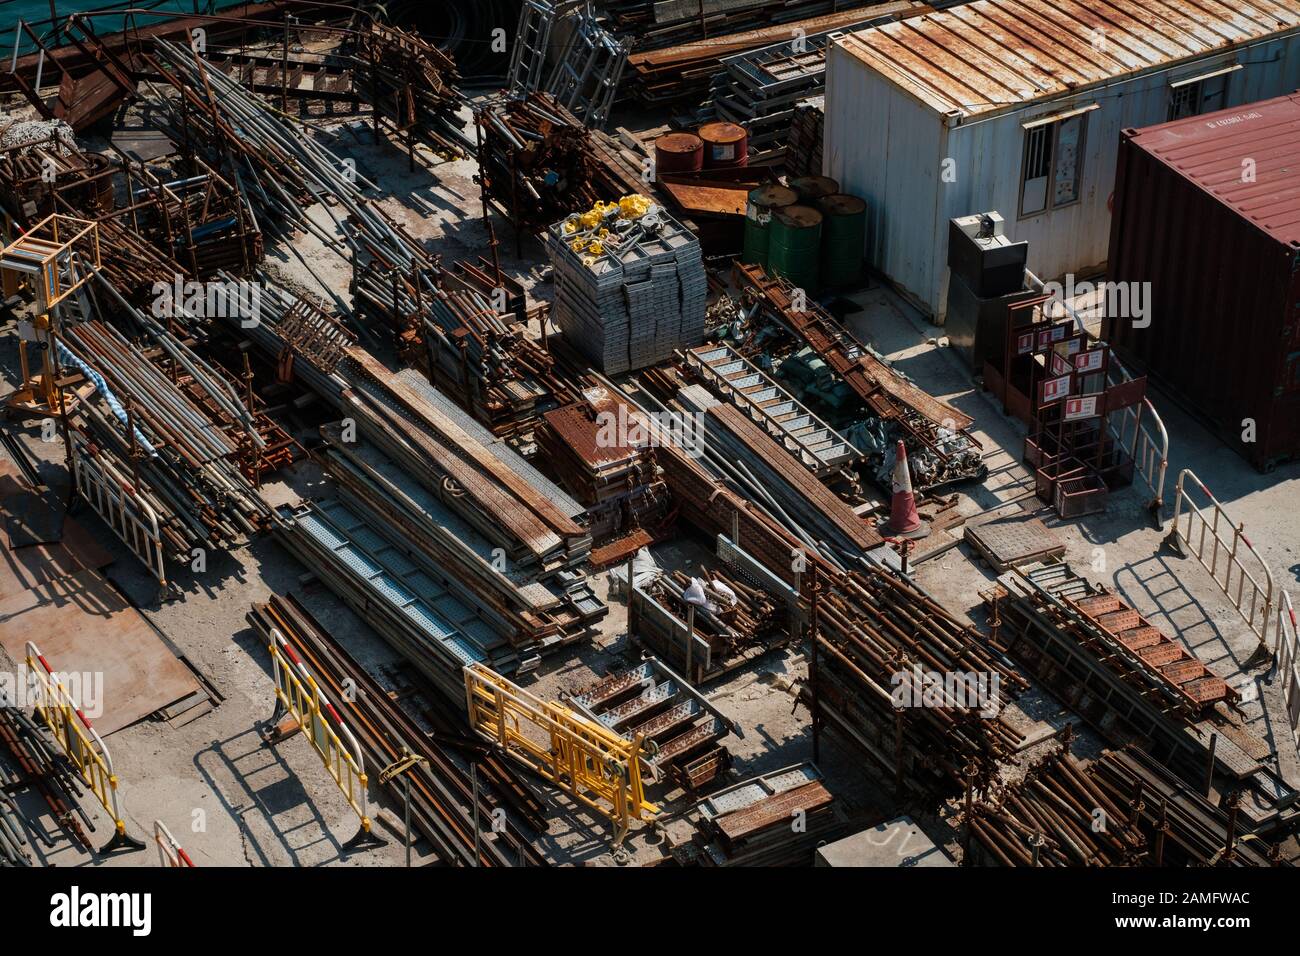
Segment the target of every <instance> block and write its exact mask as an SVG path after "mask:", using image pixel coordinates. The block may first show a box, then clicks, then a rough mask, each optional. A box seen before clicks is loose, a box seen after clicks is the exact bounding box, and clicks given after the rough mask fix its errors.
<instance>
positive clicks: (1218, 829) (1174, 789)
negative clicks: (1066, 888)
mask: <svg viewBox="0 0 1300 956" xmlns="http://www.w3.org/2000/svg"><path fill="white" fill-rule="evenodd" d="M1088 771H1089V774H1090V775H1091V778H1092V780H1093V781H1094V785H1095V786H1097V787H1099V788H1100V790H1101V791H1102V792H1103V793H1105V794H1107V795H1108V796H1109V798H1110V799H1111V800H1112V801H1113V802H1114V803H1115V804H1116V805H1117V806H1118V807H1119V808H1120V812H1121V813H1122V819H1124V820H1126V821H1128V822H1129V823H1130V825H1132V826H1135V827H1140V828H1141V829H1142V831H1143V832H1144V833H1146V834H1147V842H1148V845H1149V856H1148V858H1147V859H1146V860H1145V861H1144V862H1145V863H1147V864H1148V865H1154V866H1277V865H1279V863H1278V860H1279V859H1280V858H1279V857H1278V855H1277V852H1276V851H1277V847H1275V846H1271V845H1269V843H1267V842H1264V840H1265V839H1270V840H1272V839H1276V840H1281V839H1284V838H1285V836H1286V834H1287V832H1288V831H1289V830H1293V829H1294V825H1295V814H1294V813H1292V814H1289V817H1290V825H1289V827H1283V828H1282V829H1281V831H1280V832H1279V831H1277V830H1275V829H1272V828H1270V829H1269V830H1268V831H1267V832H1269V836H1268V837H1267V838H1261V837H1260V836H1256V835H1255V834H1256V833H1258V832H1259V831H1258V830H1256V828H1255V827H1254V825H1253V824H1252V823H1251V821H1250V820H1249V819H1248V818H1247V817H1246V815H1245V814H1244V813H1242V812H1241V811H1240V809H1239V807H1240V802H1239V800H1238V798H1237V795H1229V796H1228V797H1227V798H1226V799H1225V800H1224V801H1223V804H1222V805H1220V806H1215V805H1214V804H1213V803H1211V802H1210V801H1209V800H1208V799H1206V797H1205V795H1204V794H1203V793H1201V792H1198V791H1197V790H1195V789H1193V788H1192V787H1189V786H1188V785H1187V784H1186V783H1185V782H1184V781H1182V780H1180V779H1179V778H1178V777H1176V776H1175V775H1174V774H1172V773H1170V772H1169V770H1168V769H1167V768H1166V767H1163V766H1161V764H1160V763H1158V762H1157V761H1156V760H1154V759H1152V757H1151V756H1150V754H1148V753H1146V752H1145V751H1143V750H1141V749H1139V748H1137V747H1132V746H1129V747H1125V748H1124V749H1123V750H1108V751H1106V752H1105V753H1103V754H1102V756H1101V759H1100V760H1097V761H1096V762H1095V763H1093V764H1092V766H1090V767H1089V768H1088Z"/></svg>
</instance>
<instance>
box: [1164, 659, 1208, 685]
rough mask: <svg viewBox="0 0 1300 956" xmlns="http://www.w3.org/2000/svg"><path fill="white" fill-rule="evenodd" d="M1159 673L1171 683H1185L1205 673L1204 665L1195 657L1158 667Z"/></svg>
mask: <svg viewBox="0 0 1300 956" xmlns="http://www.w3.org/2000/svg"><path fill="white" fill-rule="evenodd" d="M1160 673H1161V674H1162V675H1164V678H1165V679H1166V680H1167V681H1169V682H1170V683H1171V684H1187V683H1190V682H1192V681H1194V680H1197V679H1198V678H1201V677H1204V676H1205V674H1206V670H1205V665H1204V664H1202V663H1201V662H1200V661H1198V660H1196V659H1195V658H1191V659H1189V660H1185V661H1174V663H1172V664H1166V665H1165V666H1164V667H1162V668H1160Z"/></svg>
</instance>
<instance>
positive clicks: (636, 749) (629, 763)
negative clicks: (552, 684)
mask: <svg viewBox="0 0 1300 956" xmlns="http://www.w3.org/2000/svg"><path fill="white" fill-rule="evenodd" d="M465 702H466V704H467V706H468V708H469V722H470V726H471V727H473V728H474V730H475V731H476V732H477V733H479V734H480V735H481V736H483V737H486V738H487V739H488V740H491V741H492V742H493V743H495V744H496V745H497V746H498V747H500V748H501V749H502V750H503V751H504V752H505V753H507V754H509V755H510V756H511V757H513V758H514V759H515V760H518V761H519V762H520V763H522V764H523V765H524V766H526V767H528V768H529V769H530V770H532V771H533V772H534V773H537V774H540V775H541V776H542V777H543V778H544V779H546V780H548V781H549V782H551V783H552V784H554V785H555V786H556V787H558V788H559V789H561V790H563V791H564V792H565V793H567V794H569V796H571V797H573V799H574V800H577V801H578V802H579V803H581V804H582V805H583V806H585V807H588V808H589V809H591V810H594V811H595V812H597V813H599V814H600V815H601V816H603V817H605V818H607V819H608V820H609V821H610V822H611V823H612V824H613V825H614V842H613V845H614V846H615V847H616V848H617V847H619V846H621V844H622V842H623V839H624V838H625V837H626V836H627V834H628V831H629V830H630V829H631V826H632V821H634V820H636V821H652V820H653V819H654V817H655V816H656V815H657V814H658V813H659V807H658V806H656V805H655V804H653V803H651V802H649V801H648V800H646V797H645V787H644V785H643V783H642V780H641V752H642V748H643V745H644V739H643V738H642V737H639V736H638V737H635V738H634V739H632V740H628V739H626V738H624V737H620V736H619V735H618V734H616V733H614V732H613V731H612V730H610V729H609V728H608V727H605V726H604V725H603V724H598V723H596V722H595V721H594V720H590V719H589V718H587V717H584V716H583V715H581V714H579V713H577V712H575V711H572V710H570V709H569V708H567V707H565V706H563V705H561V704H556V703H552V702H550V701H546V700H542V699H541V698H539V697H534V696H533V695H532V694H530V693H528V692H527V691H526V690H524V689H523V688H521V687H519V686H517V685H516V684H513V683H511V682H510V681H508V680H506V679H505V678H504V677H502V676H501V675H500V674H498V673H496V672H495V671H493V670H492V669H491V668H489V667H485V666H483V665H482V664H470V665H468V666H466V668H465Z"/></svg>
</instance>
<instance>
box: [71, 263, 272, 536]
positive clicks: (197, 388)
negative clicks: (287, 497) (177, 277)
mask: <svg viewBox="0 0 1300 956" xmlns="http://www.w3.org/2000/svg"><path fill="white" fill-rule="evenodd" d="M96 278H97V280H98V284H97V285H96V287H95V288H97V289H103V290H106V291H107V292H109V293H110V294H111V295H112V296H113V297H115V298H116V301H117V304H118V306H119V308H122V309H124V310H125V311H126V313H127V315H128V316H129V317H130V318H131V319H132V320H133V321H134V322H135V324H136V326H137V328H138V329H140V330H141V331H142V333H143V335H144V337H145V338H146V339H147V340H148V343H149V344H148V347H143V346H140V345H136V344H133V343H132V342H131V341H130V340H128V339H127V338H126V337H125V336H124V335H122V333H121V332H120V331H118V330H117V329H116V328H114V327H113V326H111V325H107V324H105V323H104V322H102V321H100V320H98V319H90V320H87V321H85V322H80V323H77V324H69V325H65V327H64V332H63V338H62V340H61V341H60V343H59V345H60V348H59V358H60V361H61V362H63V364H65V365H67V366H69V367H70V368H71V369H75V370H76V371H78V372H80V373H82V375H83V376H85V377H86V378H87V380H88V382H89V384H90V385H91V386H92V388H88V389H81V390H79V398H80V401H79V402H78V403H77V405H76V407H75V409H74V412H73V416H72V421H73V424H74V427H75V428H76V429H77V430H78V431H79V432H80V433H81V434H83V435H84V436H85V438H86V439H87V440H88V441H89V442H90V446H91V448H90V450H91V451H92V452H94V453H96V460H95V463H96V465H98V466H100V467H101V468H104V469H106V470H107V471H108V472H109V473H110V474H112V475H113V476H114V477H115V478H117V480H119V481H120V482H121V483H123V484H124V485H125V486H127V487H131V488H132V489H133V490H134V491H136V492H137V493H138V494H140V495H142V496H143V497H144V498H145V499H146V500H148V501H149V503H150V505H151V506H152V507H153V508H154V510H155V512H157V514H158V516H159V518H160V519H161V520H162V521H163V525H164V527H163V528H162V529H160V530H161V531H162V533H163V535H164V537H165V538H167V539H168V544H169V545H170V550H171V551H172V552H173V553H175V554H186V553H188V552H189V551H190V549H191V548H192V547H194V546H195V545H205V546H206V545H208V544H216V543H220V542H230V541H233V540H234V539H236V538H238V537H239V536H240V535H241V534H252V533H254V532H256V531H258V530H259V529H261V528H262V527H263V526H264V524H265V520H266V519H267V518H268V517H269V514H270V512H269V509H268V507H267V505H266V503H265V501H263V499H262V497H261V495H259V494H258V492H257V490H256V489H255V488H254V487H253V484H252V482H251V481H250V479H249V477H248V476H249V474H252V473H255V472H256V471H257V470H259V469H258V465H257V462H258V460H259V459H260V458H261V457H262V456H263V455H265V454H266V453H267V452H268V450H269V449H268V443H267V440H266V438H265V437H263V435H262V434H261V433H260V431H259V428H258V424H259V423H258V422H257V421H256V420H255V418H254V415H253V414H252V413H250V411H249V410H248V408H247V407H246V406H245V404H244V402H243V400H242V399H241V398H240V397H239V395H238V393H237V392H236V390H235V388H234V386H232V385H231V384H230V382H228V381H227V380H226V379H225V378H224V377H223V376H222V375H221V374H220V373H218V372H217V371H216V370H215V369H213V368H212V367H211V366H210V365H208V364H207V363H206V362H204V361H203V360H202V359H200V358H199V357H198V356H197V355H195V354H194V352H192V351H191V350H190V349H189V347H188V346H187V345H185V344H184V343H183V342H182V341H181V340H180V339H178V338H177V337H176V336H175V335H174V334H173V333H172V332H170V331H169V330H167V329H164V328H163V327H162V326H161V325H159V324H158V323H157V322H156V321H155V320H154V319H153V318H152V317H150V316H147V315H145V314H144V313H142V312H140V311H138V310H136V309H134V308H132V307H131V306H129V305H128V304H127V303H126V302H125V300H122V299H121V297H120V295H119V294H118V293H117V292H116V290H115V289H113V288H112V287H111V286H110V285H109V284H108V282H107V280H106V279H104V278H103V277H102V276H99V275H97V276H96ZM178 308H179V306H178ZM182 311H183V309H182ZM190 318H192V316H191V317H190Z"/></svg>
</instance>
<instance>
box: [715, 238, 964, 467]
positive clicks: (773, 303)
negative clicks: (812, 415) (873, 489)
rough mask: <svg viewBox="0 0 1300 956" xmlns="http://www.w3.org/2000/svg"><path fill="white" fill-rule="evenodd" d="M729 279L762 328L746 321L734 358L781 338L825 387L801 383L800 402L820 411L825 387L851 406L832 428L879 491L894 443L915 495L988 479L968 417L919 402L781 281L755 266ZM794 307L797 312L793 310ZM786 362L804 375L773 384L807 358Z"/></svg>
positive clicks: (919, 393)
mask: <svg viewBox="0 0 1300 956" xmlns="http://www.w3.org/2000/svg"><path fill="white" fill-rule="evenodd" d="M734 274H735V277H736V281H737V283H738V284H740V285H741V286H742V288H745V289H748V290H751V291H750V294H752V295H755V296H756V297H757V301H759V302H760V303H761V304H762V309H761V311H760V313H759V315H760V316H761V319H762V321H760V322H752V321H751V322H750V323H749V328H747V329H745V330H743V332H742V338H741V341H740V342H739V344H738V346H737V347H738V348H739V350H740V351H741V352H742V353H745V354H757V353H758V352H759V351H765V352H767V353H769V354H770V353H772V352H773V351H774V347H773V343H772V341H771V339H770V337H768V336H766V335H764V336H762V337H760V335H759V333H760V331H761V330H762V329H763V328H765V327H769V326H774V327H775V328H777V329H779V330H781V331H783V332H784V333H785V334H786V335H787V336H788V338H789V340H790V341H791V342H792V343H794V347H796V348H799V349H804V348H806V349H807V350H809V352H810V357H811V358H813V359H814V360H815V364H816V366H817V367H818V368H817V371H818V374H820V375H822V376H825V377H826V378H828V379H829V382H822V383H818V386H819V387H817V388H815V389H814V388H811V387H810V385H811V384H812V383H808V382H805V386H804V388H803V389H802V391H803V392H804V397H809V396H810V395H811V394H816V395H818V396H819V397H820V400H821V401H820V403H821V404H822V405H829V403H828V402H827V401H826V397H827V392H828V389H827V387H826V386H827V384H829V385H830V386H831V387H832V388H843V389H845V390H847V391H848V393H849V395H850V396H852V397H853V398H855V399H856V406H857V407H855V408H854V409H853V410H852V411H846V410H843V409H833V410H835V411H837V414H836V415H835V416H834V417H833V418H832V421H834V420H835V418H842V419H844V420H845V421H846V422H848V423H851V425H852V427H846V428H845V433H846V435H847V436H848V437H849V439H850V440H851V441H853V442H854V443H855V444H857V445H858V447H859V448H860V449H861V450H862V451H863V452H865V453H866V454H867V455H868V456H869V457H870V459H871V462H872V464H873V466H874V467H875V472H874V476H875V479H876V481H877V483H878V484H880V485H881V487H884V488H889V487H891V484H890V477H891V475H892V474H893V469H894V452H893V448H894V443H895V440H896V439H902V440H903V442H904V444H905V445H906V446H907V460H908V465H909V467H910V468H911V469H912V485H913V487H914V488H916V489H917V490H918V491H924V490H928V489H931V488H935V487H938V486H941V485H945V484H949V483H951V482H954V481H964V480H968V479H976V480H980V479H982V478H983V477H984V476H985V475H987V474H988V466H987V465H985V464H984V461H983V456H982V454H981V452H980V448H981V446H980V444H979V442H978V441H977V440H976V439H975V438H974V436H972V435H971V434H970V432H969V431H967V429H968V428H969V427H970V425H971V424H972V419H971V418H970V416H968V415H966V414H964V413H963V412H960V411H958V410H957V409H955V408H953V407H952V406H951V405H949V404H947V403H946V402H942V401H940V400H938V399H936V398H934V397H933V396H931V395H928V394H926V392H924V391H923V390H922V389H920V388H918V387H917V386H916V385H915V384H914V383H913V382H912V381H911V380H910V379H908V378H906V377H905V376H904V375H902V374H901V373H900V372H898V371H897V370H896V369H894V368H892V367H891V366H890V365H889V364H888V363H887V362H885V361H884V359H883V358H882V357H881V356H880V355H878V354H877V353H876V352H875V351H874V350H872V349H870V348H869V347H867V346H864V345H863V344H862V343H860V342H859V341H858V340H857V339H856V338H855V337H854V336H853V335H852V334H851V333H850V332H849V331H848V330H847V329H845V328H844V326H843V325H842V324H841V323H840V322H839V321H838V320H836V319H835V318H834V317H833V316H832V315H831V314H830V313H829V312H827V311H826V310H824V309H823V308H821V307H820V306H819V305H817V304H816V303H815V302H812V301H810V300H809V299H808V298H807V297H806V296H804V295H802V294H798V293H797V290H795V289H794V287H793V286H791V285H790V283H789V282H787V281H786V280H785V279H781V278H772V277H769V276H768V275H767V274H766V273H765V272H764V271H763V268H762V267H761V266H757V265H745V264H742V263H737V264H736V266H735V269H734ZM801 303H802V305H803V308H802V309H800V308H796V305H799V304H801ZM789 362H793V363H794V365H795V366H796V367H798V366H803V369H804V370H802V371H801V370H797V369H796V368H792V369H790V370H786V371H785V374H784V376H781V370H778V376H779V377H784V378H786V379H787V380H788V381H789V380H791V379H796V378H806V369H807V365H808V356H802V355H795V356H793V357H792V358H790V359H788V360H787V364H788V363H789ZM782 368H784V366H783V367H782Z"/></svg>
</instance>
